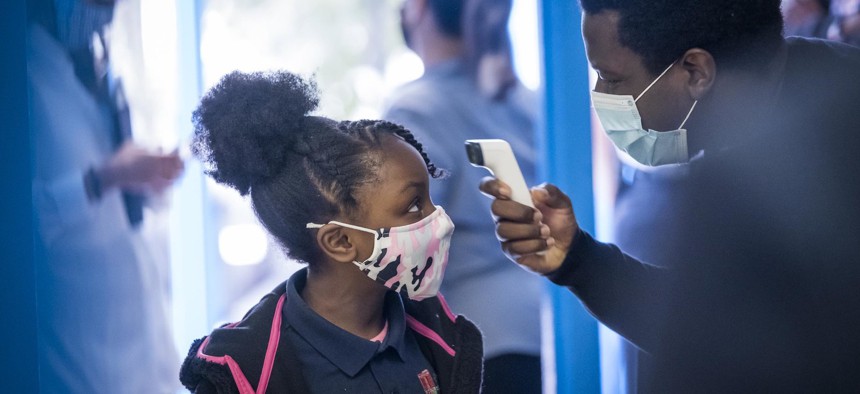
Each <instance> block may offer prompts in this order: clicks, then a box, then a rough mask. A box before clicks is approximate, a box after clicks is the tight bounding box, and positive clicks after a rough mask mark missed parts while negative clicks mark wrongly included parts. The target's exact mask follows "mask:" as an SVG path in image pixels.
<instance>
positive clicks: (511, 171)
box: [466, 139, 534, 208]
mask: <svg viewBox="0 0 860 394" xmlns="http://www.w3.org/2000/svg"><path fill="white" fill-rule="evenodd" d="M466 155H467V156H468V157H469V162H470V163H472V165H473V166H475V167H484V168H486V169H488V170H490V173H492V174H493V176H494V177H496V179H498V180H500V181H502V182H504V183H505V184H507V185H508V186H510V188H511V193H512V195H511V199H512V200H514V201H516V202H518V203H520V204H523V205H527V206H529V207H532V208H534V204H533V203H532V195H531V193H530V192H529V188H528V186H526V180H525V179H524V178H523V173H522V172H521V171H520V166H519V165H518V164H517V158H516V157H514V151H512V150H511V145H510V144H508V142H507V141H505V140H499V139H489V140H466Z"/></svg>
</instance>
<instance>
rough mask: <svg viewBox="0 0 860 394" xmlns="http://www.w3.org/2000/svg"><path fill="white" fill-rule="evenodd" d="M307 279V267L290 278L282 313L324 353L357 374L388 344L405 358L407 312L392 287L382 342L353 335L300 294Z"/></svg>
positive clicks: (348, 370) (344, 370) (352, 375)
mask: <svg viewBox="0 0 860 394" xmlns="http://www.w3.org/2000/svg"><path fill="white" fill-rule="evenodd" d="M306 280H307V268H304V269H302V270H299V271H298V272H296V273H295V274H293V276H292V277H290V280H289V281H287V299H286V302H285V303H284V308H283V312H282V313H283V314H284V319H285V320H286V321H287V322H288V323H289V325H290V326H292V327H293V328H294V329H295V330H296V332H297V333H298V334H299V335H300V336H301V337H302V338H303V339H304V340H305V341H307V342H308V343H309V344H310V345H311V346H312V347H313V348H314V349H316V351H317V352H319V354H320V355H322V356H323V357H325V358H326V359H327V360H329V361H330V362H331V363H332V364H334V365H335V366H337V367H338V368H339V369H340V370H341V371H343V373H345V374H347V375H348V376H349V377H354V376H355V375H356V374H358V372H359V371H361V369H362V368H364V366H365V365H367V363H369V362H370V361H371V360H372V359H373V357H374V356H376V355H377V354H379V353H381V352H384V351H385V350H387V349H388V348H393V349H394V350H395V351H396V352H397V355H398V356H399V357H400V359H401V360H403V359H404V357H405V346H404V335H405V331H406V318H405V316H406V312H405V311H404V308H403V301H402V300H401V299H400V296H399V295H397V293H395V292H393V291H389V292H387V293H386V295H385V308H384V312H383V314H384V315H385V318H386V320H387V322H388V334H387V335H386V336H385V339H384V340H383V341H382V343H378V342H372V341H369V340H367V339H364V338H361V337H359V336H356V335H353V334H352V333H350V332H348V331H346V330H344V329H342V328H340V327H338V326H336V325H334V324H332V323H331V322H329V321H328V320H326V319H325V318H323V317H322V316H320V315H319V314H317V313H316V312H314V310H313V309H311V308H310V306H308V304H307V303H305V301H304V300H303V299H302V297H301V295H300V294H301V290H302V289H303V288H304V286H305V281H306Z"/></svg>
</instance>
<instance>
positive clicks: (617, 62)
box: [582, 10, 637, 72]
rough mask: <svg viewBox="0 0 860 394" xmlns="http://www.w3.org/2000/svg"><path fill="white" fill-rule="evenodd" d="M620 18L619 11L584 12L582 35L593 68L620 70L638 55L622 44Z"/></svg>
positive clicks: (606, 70) (610, 70)
mask: <svg viewBox="0 0 860 394" xmlns="http://www.w3.org/2000/svg"><path fill="white" fill-rule="evenodd" d="M619 19H620V16H619V14H618V12H617V11H609V10H605V11H601V12H599V13H595V14H589V13H584V14H583V19H582V35H583V38H584V41H585V47H586V54H587V56H588V61H589V62H590V63H591V66H592V67H593V68H595V69H598V70H601V71H605V72H612V71H619V70H620V69H621V68H623V67H624V66H626V65H628V63H629V62H630V61H631V60H633V59H635V58H636V57H637V56H636V55H635V54H634V53H633V51H631V50H630V49H629V48H627V47H624V46H623V45H621V41H620V40H619V36H618V22H619Z"/></svg>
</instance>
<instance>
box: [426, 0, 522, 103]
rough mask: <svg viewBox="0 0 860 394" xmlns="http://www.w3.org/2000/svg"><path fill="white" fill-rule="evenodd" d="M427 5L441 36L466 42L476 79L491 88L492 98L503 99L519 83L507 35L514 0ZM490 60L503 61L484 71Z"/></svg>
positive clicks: (439, 0) (433, 0) (437, 0)
mask: <svg viewBox="0 0 860 394" xmlns="http://www.w3.org/2000/svg"><path fill="white" fill-rule="evenodd" d="M428 4H429V7H430V10H431V11H432V14H433V17H434V20H435V22H436V25H437V26H438V27H439V29H440V30H441V31H442V33H444V34H445V35H447V36H449V37H453V38H458V39H461V40H462V41H463V45H464V47H465V54H464V58H465V62H466V66H467V68H468V70H469V73H470V74H471V75H472V77H473V79H475V80H476V81H478V80H483V81H488V82H489V83H490V85H492V86H490V87H488V88H487V90H488V91H487V92H486V94H487V95H489V96H490V97H491V98H493V99H502V98H504V97H505V95H506V94H507V92H508V91H509V90H510V88H511V87H513V86H514V85H516V83H517V78H516V74H515V73H514V66H513V59H512V54H511V39H510V34H508V20H509V18H510V14H511V8H512V6H513V0H429V1H428ZM490 57H494V58H496V59H500V60H501V61H500V62H496V64H494V65H495V68H494V69H491V70H482V68H481V62H483V61H485V60H486V59H488V58H490ZM481 73H489V75H484V76H482V75H480V74H481Z"/></svg>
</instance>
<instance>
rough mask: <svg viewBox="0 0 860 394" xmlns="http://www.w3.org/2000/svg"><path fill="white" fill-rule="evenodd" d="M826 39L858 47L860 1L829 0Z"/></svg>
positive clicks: (859, 39)
mask: <svg viewBox="0 0 860 394" xmlns="http://www.w3.org/2000/svg"><path fill="white" fill-rule="evenodd" d="M830 18H831V21H830V24H829V26H828V27H827V39H829V40H834V41H840V42H844V43H846V44H849V45H854V46H857V47H860V0H831V3H830Z"/></svg>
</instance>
